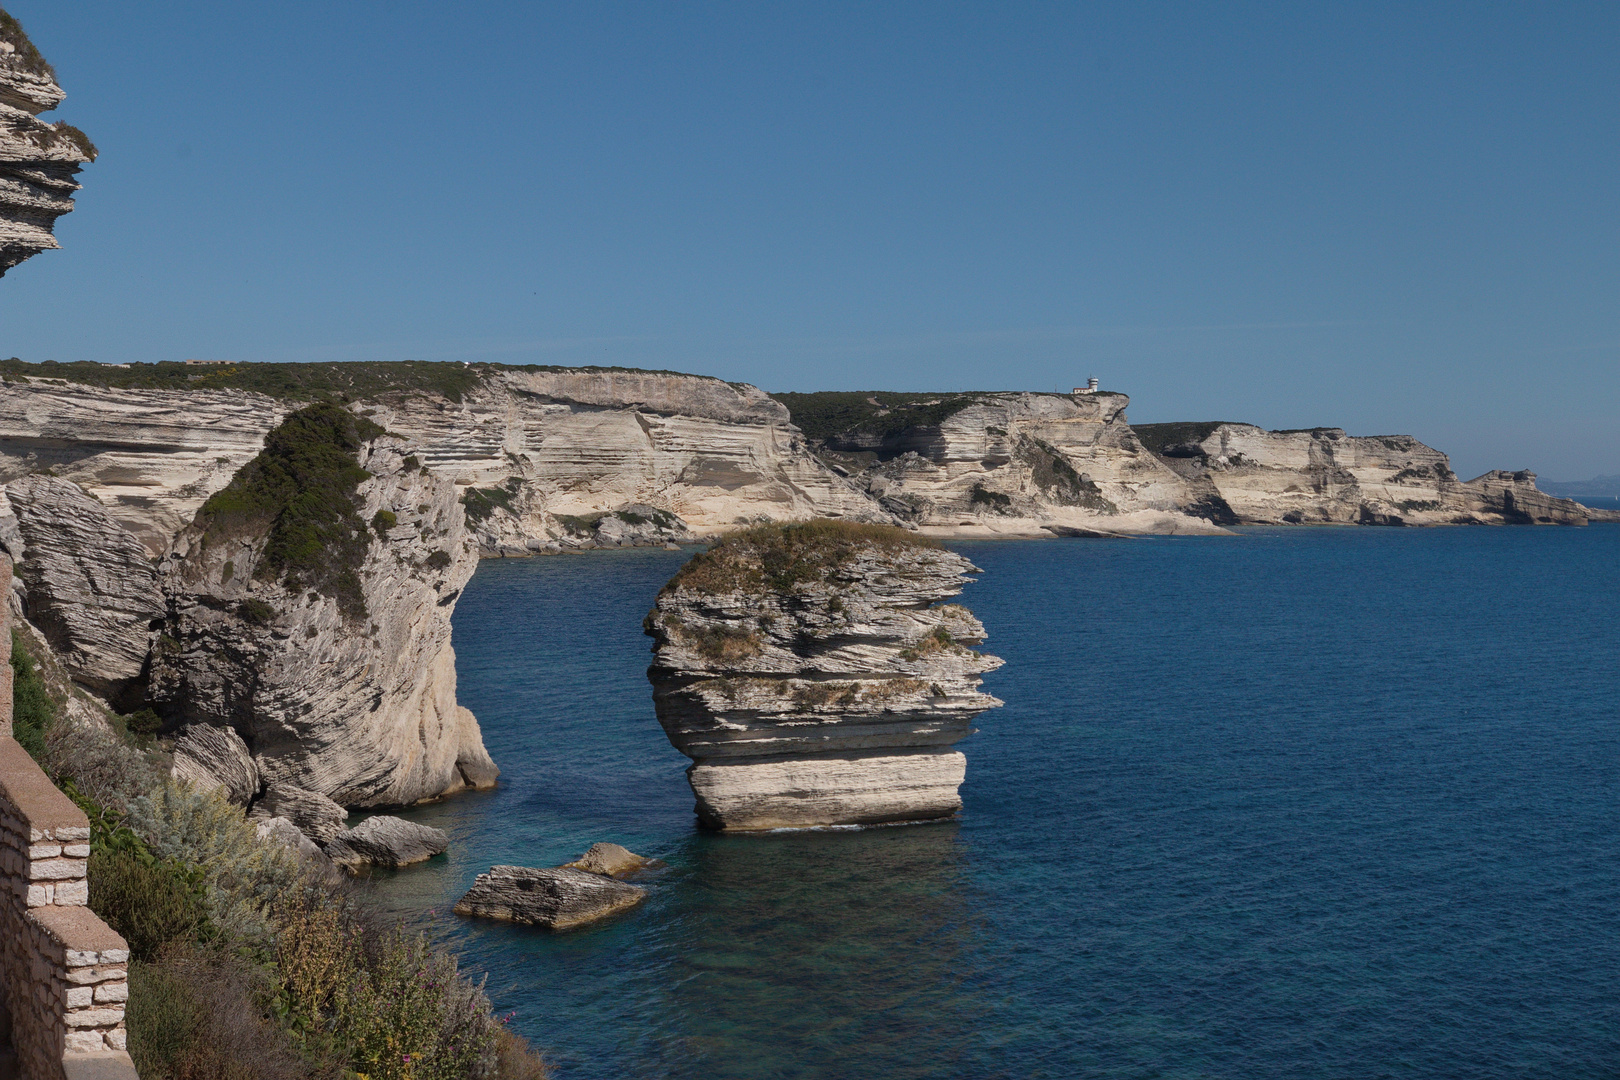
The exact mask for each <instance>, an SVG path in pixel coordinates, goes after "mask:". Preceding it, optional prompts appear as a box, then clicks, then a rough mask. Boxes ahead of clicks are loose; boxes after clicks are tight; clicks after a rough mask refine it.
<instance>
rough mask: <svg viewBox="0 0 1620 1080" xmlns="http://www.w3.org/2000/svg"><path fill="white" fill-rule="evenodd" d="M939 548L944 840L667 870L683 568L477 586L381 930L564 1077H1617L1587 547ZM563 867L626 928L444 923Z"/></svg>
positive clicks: (1556, 542) (1278, 537)
mask: <svg viewBox="0 0 1620 1080" xmlns="http://www.w3.org/2000/svg"><path fill="white" fill-rule="evenodd" d="M953 546H954V547H957V548H958V549H959V550H961V551H963V552H965V553H966V554H968V555H969V557H971V558H972V559H973V560H974V561H975V562H976V563H977V564H978V565H979V566H981V567H983V568H984V570H985V574H984V576H983V578H982V579H981V580H980V581H979V582H978V583H976V584H974V585H972V586H970V587H969V588H968V590H967V592H966V594H965V595H964V597H963V599H964V601H965V602H966V603H967V604H968V605H969V606H970V607H971V608H972V609H973V610H974V612H975V613H976V614H978V615H979V616H980V617H981V618H982V619H983V621H984V622H985V624H986V626H987V627H988V629H989V631H990V635H991V636H990V640H989V642H988V643H987V644H986V646H985V647H986V648H987V649H988V650H989V651H991V652H994V653H996V654H997V655H999V656H1002V657H1004V658H1006V659H1007V661H1008V663H1007V665H1006V667H1005V668H1003V669H1002V670H1000V671H998V672H995V673H993V674H992V675H991V676H990V677H989V678H988V680H987V689H989V690H990V691H991V692H993V693H995V694H996V695H997V696H999V697H1001V698H1003V699H1005V700H1006V702H1007V706H1006V708H1003V709H1000V710H996V711H994V712H991V713H987V714H985V715H984V716H983V717H981V718H980V721H979V726H980V728H981V729H982V730H981V731H980V733H979V734H977V735H975V736H973V737H972V738H970V739H969V740H967V741H966V742H964V743H963V744H962V749H963V750H965V751H966V753H967V756H968V780H967V784H966V785H965V786H964V788H963V796H964V799H965V802H966V809H965V811H964V813H963V815H962V817H961V820H960V821H959V822H954V823H948V824H938V825H925V826H914V827H906V828H889V829H874V830H869V831H863V832H834V833H800V834H787V835H782V834H778V835H767V836H755V837H717V836H710V835H705V834H701V833H699V832H697V831H696V830H695V829H694V827H693V822H692V815H691V795H690V792H689V790H688V789H687V787H686V783H685V778H684V776H683V769H684V767H685V765H686V764H687V762H686V759H685V758H683V757H681V756H680V755H679V754H677V753H675V751H673V750H672V749H671V748H670V747H669V745H668V743H667V742H666V741H665V739H664V736H663V733H662V731H661V729H660V728H659V727H658V724H657V721H656V720H655V719H654V718H653V713H652V705H651V696H650V693H649V689H648V685H647V683H646V679H645V675H644V672H645V668H646V664H647V661H648V652H647V650H648V645H649V639H647V638H645V637H643V636H642V634H641V630H640V621H641V617H642V615H643V614H644V613H645V612H646V610H647V608H648V607H649V606H650V604H651V601H652V598H653V595H654V594H655V593H656V592H657V590H658V588H659V586H660V585H661V584H662V583H663V582H664V581H665V580H667V579H668V577H669V576H670V575H671V574H673V573H674V571H675V570H676V569H677V568H678V567H679V565H680V564H681V562H682V561H683V560H684V559H685V558H686V557H687V554H686V553H675V552H665V551H622V552H593V553H585V554H577V555H568V556H559V557H555V558H549V559H536V560H523V561H518V560H513V561H494V562H486V563H484V564H483V565H482V566H481V567H480V569H479V571H478V574H477V576H476V577H475V578H474V580H473V582H472V584H471V585H470V586H469V587H468V588H467V590H466V593H465V595H464V597H463V598H462V600H461V602H460V604H459V605H458V608H457V612H456V621H455V643H456V648H457V652H458V670H459V672H460V679H461V695H460V696H461V700H462V701H463V702H464V703H465V704H467V705H468V706H469V707H471V708H472V709H473V711H474V712H476V713H477V714H478V716H479V718H480V721H481V722H482V724H483V727H484V732H485V738H486V741H487V743H488V746H489V749H490V751H491V753H493V755H494V756H495V759H496V760H497V762H499V763H500V765H501V767H502V768H503V770H504V775H503V778H502V785H501V787H500V788H499V789H498V790H496V791H494V792H491V793H487V794H480V795H474V796H468V797H463V798H458V799H454V800H451V801H449V802H446V803H443V804H440V805H437V806H431V807H424V808H420V809H417V810H413V811H410V812H409V814H408V816H410V817H413V818H415V819H416V820H420V821H424V822H428V823H431V824H435V825H438V826H440V827H443V828H446V829H448V830H450V832H451V833H452V835H453V837H454V847H453V848H452V851H451V853H450V855H449V856H447V857H441V858H440V859H436V860H434V861H433V862H432V863H430V864H428V865H427V866H425V867H419V868H413V869H411V870H408V871H402V872H400V873H397V874H393V875H387V876H383V877H379V878H378V885H379V891H380V893H381V895H382V896H383V898H384V900H385V902H386V903H387V904H389V905H391V906H392V907H393V908H394V909H395V910H397V911H399V912H401V913H402V914H404V915H406V916H407V917H409V918H411V919H413V920H415V921H418V922H420V923H421V924H423V925H426V926H428V927H430V928H431V929H432V931H433V932H434V933H436V934H438V935H440V936H442V937H444V938H445V939H447V940H449V941H451V942H453V943H454V944H456V945H457V946H458V947H459V948H461V949H462V950H463V952H464V955H465V958H466V962H467V965H468V966H469V967H471V968H473V969H474V970H477V971H487V972H488V973H489V983H488V988H489V990H490V992H491V996H492V997H493V998H494V999H495V1001H496V1003H497V1006H498V1007H499V1008H500V1009H501V1010H502V1011H511V1012H513V1013H514V1014H515V1016H514V1019H513V1023H514V1025H515V1026H516V1028H517V1029H518V1030H520V1031H522V1032H523V1033H524V1034H526V1035H527V1036H529V1037H530V1038H531V1039H532V1040H533V1041H535V1042H536V1043H537V1044H539V1045H542V1046H545V1047H547V1048H549V1049H550V1050H551V1052H552V1057H553V1059H554V1061H555V1063H556V1064H557V1065H558V1067H559V1073H560V1075H561V1076H562V1077H565V1078H570V1080H572V1078H603V1080H606V1078H623V1077H683V1078H685V1077H691V1078H698V1077H716V1078H723V1077H738V1078H742V1077H748V1078H763V1077H817V1078H829V1080H831V1078H848V1080H859V1078H880V1077H881V1078H912V1077H917V1078H920V1077H975V1078H981V1077H985V1078H988V1077H1007V1078H1012V1077H1018V1078H1025V1077H1051V1078H1067V1077H1082V1076H1083V1077H1131V1078H1137V1077H1141V1078H1147V1077H1165V1078H1171V1077H1177V1078H1179V1077H1222V1078H1226V1077H1230V1078H1244V1080H1253V1078H1268V1077H1302V1078H1303V1077H1310V1078H1316V1077H1357V1078H1371V1077H1447V1078H1451V1077H1504V1078H1507V1077H1512V1078H1528V1077H1560V1078H1571V1080H1573V1078H1582V1077H1614V1076H1616V1075H1617V1074H1620V992H1617V990H1616V982H1617V979H1616V977H1617V975H1620V799H1617V796H1620V619H1617V615H1620V527H1615V526H1594V527H1591V528H1587V529H1552V528H1544V529H1529V528H1521V529H1488V528H1478V529H1436V530H1399V529H1294V530H1275V531H1269V530H1253V531H1248V532H1246V533H1245V534H1244V535H1242V536H1240V537H1235V538H1196V539H1195V538H1166V539H1151V540H1137V541H1039V542H1002V543H990V542H986V543H963V544H957V545H953ZM595 840H613V841H617V842H620V843H623V844H625V845H626V846H628V847H630V848H632V849H634V850H636V851H639V852H642V853H644V854H649V855H656V856H659V857H661V858H663V859H664V860H666V861H667V862H668V863H669V869H668V870H667V871H666V872H664V873H663V875H662V876H661V877H659V878H657V879H656V880H654V881H653V882H652V889H653V895H652V900H651V902H650V903H648V904H647V905H645V906H644V907H643V908H641V909H640V910H638V911H636V912H634V913H632V914H630V915H628V916H625V917H622V918H620V919H618V920H616V921H614V922H612V923H610V924H608V925H605V926H601V927H598V928H595V929H590V930H585V931H581V932H576V933H572V934H564V935H550V934H547V933H544V932H541V931H535V930H529V929H522V928H515V927H509V926H503V925H499V924H492V923H478V922H473V921H470V920H463V919H460V918H458V917H456V916H454V915H452V914H450V913H449V907H450V905H451V904H453V903H454V901H455V898H456V897H457V896H458V895H459V894H460V893H461V891H462V890H463V889H465V888H466V886H467V885H468V884H469V883H470V882H471V880H472V878H473V876H474V875H476V874H477V873H478V872H479V871H480V870H483V869H487V868H488V867H489V866H490V865H491V864H492V863H520V864H527V865H536V866H545V865H553V864H555V863H558V862H562V861H565V860H567V859H569V858H572V857H574V856H576V855H578V853H579V852H580V851H582V850H583V849H584V848H585V847H586V846H587V845H588V844H589V843H591V842H592V841H595Z"/></svg>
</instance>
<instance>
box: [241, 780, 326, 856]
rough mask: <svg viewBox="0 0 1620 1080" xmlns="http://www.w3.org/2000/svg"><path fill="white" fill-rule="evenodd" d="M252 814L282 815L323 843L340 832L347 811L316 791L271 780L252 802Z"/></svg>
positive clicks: (306, 833)
mask: <svg viewBox="0 0 1620 1080" xmlns="http://www.w3.org/2000/svg"><path fill="white" fill-rule="evenodd" d="M253 816H254V817H261V816H262V817H269V818H284V819H286V820H287V821H290V822H291V823H292V824H293V826H294V827H296V828H297V829H298V830H299V831H300V832H301V833H303V834H304V835H305V836H307V837H309V838H310V839H311V840H313V841H315V842H316V843H317V844H327V843H330V842H331V841H333V840H335V839H337V838H338V836H340V835H341V834H342V833H343V832H344V828H343V822H344V821H345V820H346V819H347V818H348V816H349V812H348V811H347V810H345V809H343V807H341V806H339V805H338V804H337V803H335V802H333V801H332V800H331V799H328V798H327V797H326V796H325V795H322V794H320V793H319V792H315V791H307V790H305V789H304V788H301V787H296V786H294V785H292V784H287V783H275V784H271V785H269V786H268V787H266V788H265V789H264V795H263V796H261V797H260V798H259V800H258V802H256V803H254V804H253Z"/></svg>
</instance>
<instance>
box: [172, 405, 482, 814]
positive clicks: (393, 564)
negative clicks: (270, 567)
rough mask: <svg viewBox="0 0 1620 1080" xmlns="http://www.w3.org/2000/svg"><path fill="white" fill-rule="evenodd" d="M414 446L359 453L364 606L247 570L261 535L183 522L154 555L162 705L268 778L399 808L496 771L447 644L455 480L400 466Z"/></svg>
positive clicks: (457, 509) (457, 515) (466, 565)
mask: <svg viewBox="0 0 1620 1080" xmlns="http://www.w3.org/2000/svg"><path fill="white" fill-rule="evenodd" d="M413 450H414V448H413V447H412V446H411V445H410V444H408V443H406V442H404V441H403V440H400V439H398V438H394V437H386V436H385V437H381V438H377V439H375V440H374V441H372V442H369V443H366V444H364V445H363V446H362V448H361V451H360V465H361V467H362V468H364V469H365V470H366V472H367V473H368V474H369V475H368V476H367V477H366V479H365V480H364V481H362V482H361V483H360V485H359V487H358V489H357V493H356V495H357V498H358V501H359V515H360V519H361V520H363V521H366V522H374V523H376V524H375V525H374V528H375V529H376V534H375V535H374V536H372V537H370V538H369V539H367V540H366V541H365V545H366V546H365V555H364V558H363V561H362V562H361V563H360V565H359V567H358V570H357V578H358V582H359V593H360V594H361V596H362V598H363V601H364V607H365V614H364V616H363V617H358V618H357V617H356V616H355V615H354V614H353V613H352V612H347V611H345V609H344V607H343V605H342V603H340V601H339V600H338V599H336V598H334V597H333V596H329V595H325V594H323V593H320V592H316V591H313V590H311V591H305V590H304V589H302V588H292V587H289V586H288V585H287V584H286V583H285V582H284V581H281V580H277V579H276V578H275V577H274V576H273V575H272V576H270V577H266V576H265V575H262V574H260V573H259V572H258V571H259V567H260V564H261V561H262V560H264V559H265V558H266V557H267V556H266V550H265V548H266V538H265V536H264V535H262V534H259V533H253V534H249V535H243V536H233V537H227V538H224V539H222V540H219V541H217V542H205V536H206V533H205V530H204V529H203V527H202V526H199V525H193V526H191V527H190V528H188V529H187V530H186V532H184V533H183V534H182V535H181V536H180V537H179V538H178V540H177V541H176V545H175V549H174V553H173V555H172V556H171V558H169V559H168V560H166V562H165V564H164V569H165V571H166V572H165V578H164V589H165V592H166V594H167V597H168V607H169V615H168V620H167V623H166V624H165V627H164V630H163V633H162V635H161V637H160V638H159V640H158V646H157V648H156V650H155V652H154V657H153V667H152V677H151V687H150V693H151V695H152V697H153V699H154V700H155V701H157V702H158V703H159V707H160V711H162V712H163V713H164V715H166V716H171V717H180V718H183V719H185V720H186V721H189V722H193V723H205V724H214V725H220V726H227V727H232V728H234V729H236V730H237V731H238V732H240V733H241V734H242V736H243V737H244V739H245V740H246V742H247V744H248V746H249V748H250V749H251V750H252V752H253V756H254V760H255V762H256V763H257V765H258V768H259V771H260V774H261V775H262V777H263V779H264V780H265V782H266V783H278V782H279V783H287V784H292V785H294V786H296V787H299V788H305V789H307V790H310V791H314V792H318V793H320V794H321V795H324V796H327V797H328V798H330V799H332V800H333V801H335V802H338V803H340V804H342V805H345V806H391V805H395V806H397V805H405V804H409V803H414V802H418V801H421V800H423V799H428V798H434V797H437V796H440V795H444V794H448V793H451V792H454V791H458V790H461V789H463V788H466V787H469V786H472V787H487V786H489V785H490V784H492V783H493V782H494V778H495V776H496V774H497V772H498V770H497V769H496V767H495V764H494V762H493V761H491V760H490V757H489V754H488V753H487V752H486V751H485V750H484V745H483V739H482V736H481V734H480V732H479V730H478V724H477V721H476V720H475V719H474V718H473V715H472V713H470V712H468V711H467V710H466V709H465V708H462V707H460V706H458V705H457V704H456V700H455V690H456V672H455V653H454V651H453V650H452V649H451V647H450V613H451V610H452V605H453V604H454V601H455V598H456V596H457V595H458V594H459V593H460V591H461V588H462V587H463V586H464V585H465V584H466V583H467V580H468V578H470V577H471V576H472V572H473V568H474V567H475V566H476V565H477V561H478V552H477V549H476V547H475V545H474V543H473V540H472V538H471V536H470V535H469V534H468V533H467V531H466V529H465V527H464V524H463V517H462V508H461V506H460V505H459V504H458V502H457V499H456V489H455V486H454V485H453V484H452V483H451V482H450V481H448V480H446V479H445V478H443V477H441V476H438V475H435V474H433V473H431V472H428V471H426V470H424V469H422V468H421V467H420V466H419V465H416V464H408V463H407V459H409V458H411V457H413V456H414V455H413ZM382 513H386V515H390V517H388V518H386V519H385V518H379V517H378V515H379V514H382Z"/></svg>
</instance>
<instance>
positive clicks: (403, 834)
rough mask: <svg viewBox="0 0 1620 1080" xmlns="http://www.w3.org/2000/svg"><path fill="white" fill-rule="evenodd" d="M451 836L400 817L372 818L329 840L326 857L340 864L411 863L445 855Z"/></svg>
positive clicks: (379, 864) (381, 864) (400, 864)
mask: <svg viewBox="0 0 1620 1080" xmlns="http://www.w3.org/2000/svg"><path fill="white" fill-rule="evenodd" d="M449 847H450V836H449V834H447V833H446V832H445V831H444V830H442V829H434V828H430V827H429V826H426V825H418V824H416V823H415V822H414V821H405V820H404V819H402V818H397V817H385V816H378V817H369V818H366V820H364V821H362V822H361V823H360V824H358V825H356V826H355V827H354V828H352V829H345V830H343V831H342V832H340V833H339V834H338V835H337V836H336V837H334V838H333V839H331V840H329V841H328V842H327V843H326V845H325V847H324V849H323V850H324V851H325V852H326V857H327V858H329V859H331V860H332V861H333V862H334V863H336V864H337V865H339V866H343V867H348V868H350V869H353V868H355V867H358V866H365V865H368V864H369V865H371V866H388V867H400V866H410V865H411V864H413V863H419V862H426V861H427V860H429V859H431V858H433V856H435V855H440V854H443V853H444V851H445V850H446V849H448V848H449Z"/></svg>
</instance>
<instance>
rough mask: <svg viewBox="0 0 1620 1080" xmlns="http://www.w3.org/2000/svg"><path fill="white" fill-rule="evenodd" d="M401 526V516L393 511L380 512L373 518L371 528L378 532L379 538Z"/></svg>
mask: <svg viewBox="0 0 1620 1080" xmlns="http://www.w3.org/2000/svg"><path fill="white" fill-rule="evenodd" d="M398 524H399V515H398V514H396V513H394V512H393V511H392V510H379V511H377V512H376V513H375V514H373V515H372V516H371V527H372V528H373V529H376V530H377V535H378V536H383V535H385V534H386V533H387V532H388V530H389V529H392V528H393V527H394V526H395V525H398Z"/></svg>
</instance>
